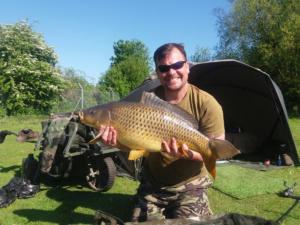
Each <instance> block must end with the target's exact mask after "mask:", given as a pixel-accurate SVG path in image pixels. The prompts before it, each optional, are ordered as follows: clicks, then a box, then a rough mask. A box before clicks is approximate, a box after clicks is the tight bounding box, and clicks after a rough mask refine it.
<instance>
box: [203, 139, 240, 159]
mask: <svg viewBox="0 0 300 225" xmlns="http://www.w3.org/2000/svg"><path fill="white" fill-rule="evenodd" d="M209 148H210V149H211V150H212V152H213V155H214V156H215V158H216V159H230V158H232V157H233V156H235V155H237V154H240V153H241V152H240V151H239V150H238V149H237V148H236V147H235V146H234V145H233V144H231V143H230V142H229V141H226V140H220V139H211V140H210V141H209Z"/></svg>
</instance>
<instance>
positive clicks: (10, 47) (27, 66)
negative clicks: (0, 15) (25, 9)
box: [0, 22, 63, 115]
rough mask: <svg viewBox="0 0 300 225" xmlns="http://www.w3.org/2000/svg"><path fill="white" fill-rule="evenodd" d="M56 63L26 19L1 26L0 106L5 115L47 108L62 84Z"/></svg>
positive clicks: (52, 53) (40, 111)
mask: <svg viewBox="0 0 300 225" xmlns="http://www.w3.org/2000/svg"><path fill="white" fill-rule="evenodd" d="M56 63H57V57H56V55H55V53H54V50H53V49H52V48H50V47H48V46H47V44H46V43H45V41H44V40H43V38H42V36H41V35H39V34H37V33H36V32H34V31H33V30H32V27H31V26H30V25H28V24H27V23H26V22H18V23H16V24H14V25H0V106H1V107H3V108H4V110H5V113H6V114H7V115H15V114H25V113H32V112H34V113H48V112H49V111H50V109H51V107H52V105H53V103H54V100H55V99H56V97H57V96H58V94H59V92H60V90H61V87H62V85H63V81H62V79H61V78H60V72H59V70H58V69H56V68H55V64H56Z"/></svg>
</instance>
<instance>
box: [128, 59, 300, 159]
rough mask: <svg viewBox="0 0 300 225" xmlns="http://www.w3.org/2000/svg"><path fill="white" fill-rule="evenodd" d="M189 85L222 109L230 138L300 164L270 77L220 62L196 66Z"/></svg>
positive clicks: (149, 85)
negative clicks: (240, 139) (249, 143)
mask: <svg viewBox="0 0 300 225" xmlns="http://www.w3.org/2000/svg"><path fill="white" fill-rule="evenodd" d="M189 82H190V83H192V84H194V85H195V86H197V87H199V88H200V89H202V90H205V91H207V92H208V93H210V94H212V95H213V96H214V97H215V98H216V99H217V101H218V102H219V103H220V104H221V105H222V108H223V112H224V121H225V130H226V134H228V136H230V135H235V136H240V137H243V138H245V137H247V136H249V137H251V138H252V139H251V140H255V141H256V143H253V141H251V142H252V146H253V145H257V146H259V147H257V151H258V153H259V154H260V153H261V154H266V155H273V156H274V157H276V155H278V154H281V153H285V154H288V155H289V156H290V157H291V158H292V159H293V161H294V163H296V164H299V158H298V155H297V151H296V146H295V143H294V140H293V137H292V134H291V131H290V128H289V125H288V114H287V110H286V107H285V103H284V99H283V96H282V93H281V91H280V88H279V87H278V86H277V85H276V83H275V82H274V81H273V80H272V79H271V77H270V76H269V75H268V74H267V73H265V72H263V71H261V70H260V69H257V68H254V67H252V66H249V65H247V64H245V63H242V62H240V61H237V60H218V61H211V62H204V63H198V64H194V65H192V66H191V68H190V75H189ZM158 85H159V80H158V79H153V80H146V81H145V82H144V83H143V84H142V85H141V86H140V87H138V88H137V89H136V90H134V91H133V92H131V93H130V94H129V95H128V96H127V97H125V98H124V99H123V100H124V101H138V100H139V98H140V96H141V94H142V92H143V91H148V90H151V89H153V88H155V87H157V86H158ZM239 134H240V135H239ZM241 134H242V135H241ZM244 143H246V142H244ZM259 151H260V152H259ZM242 152H243V151H242Z"/></svg>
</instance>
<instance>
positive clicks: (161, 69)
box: [157, 61, 186, 73]
mask: <svg viewBox="0 0 300 225" xmlns="http://www.w3.org/2000/svg"><path fill="white" fill-rule="evenodd" d="M185 63H186V61H178V62H176V63H173V64H171V65H159V66H157V69H158V71H159V72H161V73H166V72H168V71H169V70H170V69H171V68H172V69H174V70H179V69H181V68H182V67H183V65H184V64H185Z"/></svg>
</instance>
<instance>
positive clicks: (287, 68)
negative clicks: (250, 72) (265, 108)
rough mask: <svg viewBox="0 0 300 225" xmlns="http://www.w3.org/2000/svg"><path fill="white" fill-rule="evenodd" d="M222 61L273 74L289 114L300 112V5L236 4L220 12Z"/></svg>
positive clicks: (277, 0) (285, 1) (255, 0)
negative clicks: (235, 61) (237, 62)
mask: <svg viewBox="0 0 300 225" xmlns="http://www.w3.org/2000/svg"><path fill="white" fill-rule="evenodd" d="M218 27H219V29H218V32H219V37H220V42H219V45H218V58H236V59H239V60H242V61H244V62H246V63H248V64H250V65H252V66H255V67H258V68H260V69H262V70H264V71H266V72H267V73H269V74H270V75H271V76H272V78H273V79H274V80H275V81H276V83H277V84H278V85H279V86H280V88H281V90H282V92H283V95H284V96H285V100H286V103H287V108H288V110H289V112H292V111H298V113H299V112H300V74H299V72H300V63H299V62H300V29H299V28H300V1H298V0H236V1H233V2H232V8H231V11H230V12H229V13H224V12H222V11H219V14H218Z"/></svg>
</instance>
